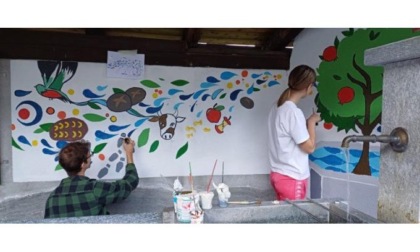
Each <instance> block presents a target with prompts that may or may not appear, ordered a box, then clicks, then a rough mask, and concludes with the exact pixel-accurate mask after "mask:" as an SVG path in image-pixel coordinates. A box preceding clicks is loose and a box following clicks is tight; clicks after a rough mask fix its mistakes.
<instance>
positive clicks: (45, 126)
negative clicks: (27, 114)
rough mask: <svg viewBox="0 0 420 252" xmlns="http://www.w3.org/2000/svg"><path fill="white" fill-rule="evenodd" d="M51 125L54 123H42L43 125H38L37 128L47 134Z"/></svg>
mask: <svg viewBox="0 0 420 252" xmlns="http://www.w3.org/2000/svg"><path fill="white" fill-rule="evenodd" d="M53 125H54V123H44V124H41V125H39V127H40V128H41V129H43V130H44V131H46V132H49V131H50V129H51V127H52V126H53Z"/></svg>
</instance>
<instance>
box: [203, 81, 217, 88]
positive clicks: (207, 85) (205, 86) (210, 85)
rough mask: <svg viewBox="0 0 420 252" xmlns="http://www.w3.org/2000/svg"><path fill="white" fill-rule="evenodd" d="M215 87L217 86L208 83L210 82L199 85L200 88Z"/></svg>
mask: <svg viewBox="0 0 420 252" xmlns="http://www.w3.org/2000/svg"><path fill="white" fill-rule="evenodd" d="M214 86H217V84H215V83H210V82H203V83H201V84H200V88H211V87H214Z"/></svg>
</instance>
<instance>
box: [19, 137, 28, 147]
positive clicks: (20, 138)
mask: <svg viewBox="0 0 420 252" xmlns="http://www.w3.org/2000/svg"><path fill="white" fill-rule="evenodd" d="M17 139H18V141H19V142H21V143H23V144H27V145H29V146H32V145H31V143H29V141H28V139H27V138H26V137H25V136H19V137H18V138H17Z"/></svg>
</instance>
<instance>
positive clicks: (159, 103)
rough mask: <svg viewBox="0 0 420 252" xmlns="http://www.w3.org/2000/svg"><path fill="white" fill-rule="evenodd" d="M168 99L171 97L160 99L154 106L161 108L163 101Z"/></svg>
mask: <svg viewBox="0 0 420 252" xmlns="http://www.w3.org/2000/svg"><path fill="white" fill-rule="evenodd" d="M168 99H169V97H161V98H158V99H156V100H155V101H154V102H153V105H155V106H156V107H159V106H160V105H162V103H163V101H165V100H168Z"/></svg>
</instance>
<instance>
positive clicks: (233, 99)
mask: <svg viewBox="0 0 420 252" xmlns="http://www.w3.org/2000/svg"><path fill="white" fill-rule="evenodd" d="M241 91H243V90H242V89H238V90H235V91H233V92H232V93H230V100H232V101H235V100H236V98H238V94H239V92H241Z"/></svg>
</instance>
